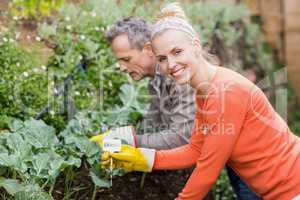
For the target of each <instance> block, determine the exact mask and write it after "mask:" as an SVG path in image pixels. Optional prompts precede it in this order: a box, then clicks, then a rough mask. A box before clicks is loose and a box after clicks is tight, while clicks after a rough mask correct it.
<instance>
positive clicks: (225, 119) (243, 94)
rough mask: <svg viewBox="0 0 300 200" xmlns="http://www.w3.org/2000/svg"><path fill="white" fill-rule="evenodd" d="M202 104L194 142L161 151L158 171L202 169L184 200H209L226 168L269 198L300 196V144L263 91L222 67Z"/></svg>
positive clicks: (181, 196)
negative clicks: (211, 189) (207, 197)
mask: <svg viewBox="0 0 300 200" xmlns="http://www.w3.org/2000/svg"><path fill="white" fill-rule="evenodd" d="M196 101H197V114H196V119H195V125H194V130H193V133H192V137H191V139H190V143H189V144H187V145H185V146H182V147H179V148H176V149H172V150H163V151H157V152H156V156H155V162H154V166H153V169H179V168H186V167H191V166H193V165H195V164H196V168H195V169H194V171H193V173H192V175H191V177H190V178H189V180H188V182H187V183H186V185H185V187H184V189H183V190H182V192H181V193H180V194H179V197H178V199H179V200H183V199H185V200H186V199H189V200H199V199H202V198H204V197H205V195H206V194H207V192H208V191H209V190H210V188H211V187H212V186H213V184H214V183H215V181H216V180H217V178H218V175H219V174H220V172H221V170H222V169H223V168H224V165H225V163H227V164H228V165H229V166H230V167H231V168H232V169H233V170H234V171H235V172H236V173H237V174H238V175H239V176H240V178H241V179H242V180H244V181H245V182H246V184H247V185H248V186H249V187H250V188H251V189H252V190H253V191H255V192H256V193H257V195H258V196H261V197H262V198H263V199H269V200H290V199H292V198H293V197H295V196H297V195H298V194H300V139H299V138H298V137H297V136H295V135H294V134H293V133H291V132H290V130H289V128H288V127H287V125H286V123H285V122H284V120H283V119H282V118H281V117H280V116H279V115H278V114H277V113H276V112H275V111H274V109H273V108H272V106H271V105H270V103H269V102H268V100H267V98H266V96H265V95H264V93H263V92H262V91H261V90H260V89H259V88H257V87H256V86H255V85H254V84H252V83H251V82H250V81H248V80H247V79H246V78H244V77H242V76H241V75H239V74H238V73H236V72H233V71H231V70H229V69H225V68H218V72H217V74H216V75H215V77H214V80H213V85H212V87H210V89H209V92H208V95H207V97H206V98H201V97H199V96H198V97H197V98H196Z"/></svg>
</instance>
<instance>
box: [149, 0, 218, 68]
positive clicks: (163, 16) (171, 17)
mask: <svg viewBox="0 0 300 200" xmlns="http://www.w3.org/2000/svg"><path fill="white" fill-rule="evenodd" d="M169 29H173V30H178V31H182V32H184V33H186V34H187V35H188V36H189V37H191V38H192V39H193V38H197V39H198V40H199V41H200V38H199V36H198V34H197V32H196V31H195V30H194V28H193V27H192V26H191V24H190V23H189V20H188V18H187V17H186V15H185V13H184V11H183V9H182V8H181V7H180V4H179V3H178V2H174V3H170V4H167V5H166V6H165V7H163V8H162V9H161V11H160V13H159V14H158V16H157V17H156V22H155V24H154V25H153V27H152V32H151V40H153V39H154V38H155V37H156V36H158V35H159V34H161V33H163V32H165V31H166V30H169ZM201 55H202V56H203V58H204V59H205V60H206V61H208V62H210V63H211V64H215V65H218V64H219V61H218V59H217V58H216V56H214V55H212V54H210V53H209V52H208V51H207V50H205V49H202V48H201Z"/></svg>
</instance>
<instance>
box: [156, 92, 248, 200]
mask: <svg viewBox="0 0 300 200" xmlns="http://www.w3.org/2000/svg"><path fill="white" fill-rule="evenodd" d="M247 97H248V96H247V95H246V94H245V93H244V92H240V90H239V89H236V88H234V87H230V88H227V89H226V90H221V91H219V92H218V93H216V94H212V95H210V97H209V98H208V100H207V103H206V104H205V105H204V107H203V108H204V109H203V110H202V111H201V112H202V113H203V116H204V117H203V121H202V123H201V124H202V125H198V127H199V129H198V130H194V133H193V137H192V138H191V141H190V143H189V144H188V145H186V146H184V147H182V148H178V149H175V150H172V151H169V152H168V151H166V152H157V153H156V158H155V163H154V169H156V168H157V167H158V168H163V167H166V168H173V166H174V168H179V167H186V166H187V164H191V163H195V162H196V168H195V169H194V171H193V173H192V175H191V177H190V178H189V180H188V182H187V183H186V185H185V187H184V189H183V190H182V192H181V193H180V194H179V196H178V200H186V199H188V200H199V199H202V198H204V197H205V195H206V194H207V192H208V191H209V189H210V188H211V187H212V186H213V184H214V183H215V181H216V180H217V177H218V175H219V173H220V171H221V170H222V168H223V167H224V165H225V163H226V162H227V161H228V159H229V158H230V155H231V152H232V150H233V148H234V145H235V143H236V140H237V139H238V137H239V135H240V131H241V129H242V124H243V121H244V119H245V116H246V110H247V105H248V99H249V98H247ZM203 127H205V129H204V128H203ZM205 130H206V131H205ZM161 163H164V165H161ZM167 163H168V164H167Z"/></svg>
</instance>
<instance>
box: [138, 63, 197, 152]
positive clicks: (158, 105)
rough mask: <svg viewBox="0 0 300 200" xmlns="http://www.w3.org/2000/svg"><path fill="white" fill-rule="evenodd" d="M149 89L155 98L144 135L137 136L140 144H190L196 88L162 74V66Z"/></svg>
mask: <svg viewBox="0 0 300 200" xmlns="http://www.w3.org/2000/svg"><path fill="white" fill-rule="evenodd" d="M148 89H149V93H150V95H152V101H151V104H150V108H149V110H148V112H147V114H146V115H145V116H144V120H143V122H142V123H143V124H142V126H143V128H144V134H143V135H137V143H138V146H139V147H145V148H154V149H157V150H161V149H171V148H175V147H179V146H182V145H184V144H187V143H188V141H189V138H190V136H191V130H192V127H193V124H194V116H195V99H194V98H195V97H194V94H195V93H194V90H193V89H192V88H191V87H190V86H189V85H187V84H186V85H178V84H176V83H175V81H173V80H171V79H170V78H167V77H166V76H163V75H161V73H160V70H159V66H157V67H156V73H155V76H154V78H153V79H152V80H151V81H150V82H149V85H148Z"/></svg>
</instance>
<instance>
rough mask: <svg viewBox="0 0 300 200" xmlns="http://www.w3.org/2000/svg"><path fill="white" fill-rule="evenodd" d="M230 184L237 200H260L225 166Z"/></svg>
mask: <svg viewBox="0 0 300 200" xmlns="http://www.w3.org/2000/svg"><path fill="white" fill-rule="evenodd" d="M226 169H227V174H228V177H229V180H230V184H231V186H232V188H233V190H234V192H235V194H236V196H237V199H238V200H260V199H261V198H259V197H258V196H257V195H256V194H255V193H254V192H252V191H251V190H250V188H248V186H247V185H246V184H245V183H244V182H243V181H242V180H241V179H240V177H239V176H238V175H237V174H236V173H235V172H234V171H233V170H232V169H231V168H230V167H228V166H226Z"/></svg>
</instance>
